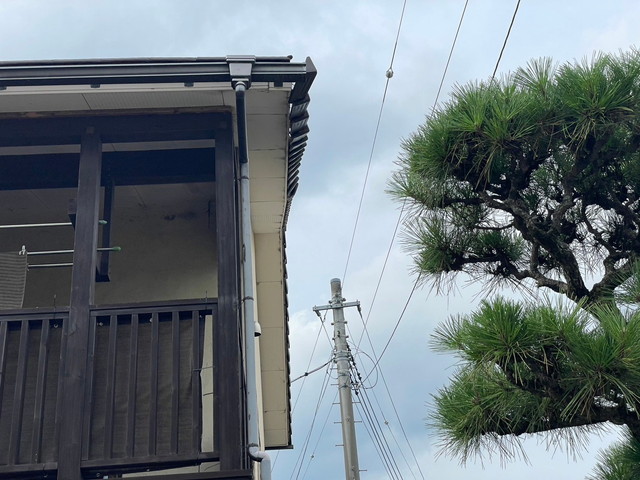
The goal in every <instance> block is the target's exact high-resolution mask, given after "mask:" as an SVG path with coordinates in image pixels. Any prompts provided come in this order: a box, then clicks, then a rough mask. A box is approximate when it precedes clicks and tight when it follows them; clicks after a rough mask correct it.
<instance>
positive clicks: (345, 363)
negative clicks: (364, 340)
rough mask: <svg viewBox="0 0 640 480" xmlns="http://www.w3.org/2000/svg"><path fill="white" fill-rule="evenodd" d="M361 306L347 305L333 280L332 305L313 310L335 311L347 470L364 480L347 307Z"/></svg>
mask: <svg viewBox="0 0 640 480" xmlns="http://www.w3.org/2000/svg"><path fill="white" fill-rule="evenodd" d="M355 306H357V307H358V308H359V307H360V302H345V301H344V298H342V285H341V284H340V279H339V278H334V279H332V280H331V300H330V301H329V305H322V306H320V307H313V310H314V311H315V312H316V313H317V312H319V311H320V310H333V342H334V344H335V350H336V355H335V359H334V361H335V362H336V367H337V370H338V392H339V393H340V420H341V422H340V423H341V424H342V448H343V451H344V470H345V475H346V477H345V478H346V480H360V467H359V466H358V446H357V443H356V428H355V422H354V418H353V400H352V398H351V375H350V368H349V364H350V358H351V354H350V352H349V348H348V346H347V333H346V324H347V322H346V321H345V319H344V312H343V311H342V310H343V308H344V307H355Z"/></svg>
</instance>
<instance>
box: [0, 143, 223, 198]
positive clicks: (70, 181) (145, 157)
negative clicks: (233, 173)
mask: <svg viewBox="0 0 640 480" xmlns="http://www.w3.org/2000/svg"><path fill="white" fill-rule="evenodd" d="M214 158H215V151H214V149H212V148H193V149H179V150H148V151H139V152H105V153H104V154H103V159H104V160H103V167H102V171H103V178H107V177H106V173H107V172H108V174H109V175H110V177H111V178H112V179H113V182H114V184H115V185H116V186H123V185H154V184H170V183H191V182H211V181H214V180H215V171H214V170H215V168H214ZM77 182H78V154H72V153H70V154H55V155H22V156H20V155H16V156H0V190H22V189H40V188H73V187H74V186H75V185H77Z"/></svg>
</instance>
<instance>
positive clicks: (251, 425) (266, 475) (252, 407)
mask: <svg viewBox="0 0 640 480" xmlns="http://www.w3.org/2000/svg"><path fill="white" fill-rule="evenodd" d="M248 83H249V82H248V81H246V82H245V81H238V82H237V83H235V85H234V88H235V92H236V113H237V128H238V150H239V152H238V153H239V159H240V206H241V217H242V220H241V233H240V235H241V238H242V252H243V262H242V274H243V275H242V278H243V280H242V282H243V292H244V298H243V299H242V300H243V302H242V303H243V305H244V319H245V341H246V345H245V355H246V389H247V434H248V453H249V457H250V458H251V459H252V460H253V461H255V462H259V463H260V464H261V466H260V478H261V480H271V457H270V456H269V454H268V453H267V452H266V451H264V450H260V433H259V421H258V418H259V417H258V413H259V412H258V391H257V385H258V383H257V382H258V373H257V371H256V370H257V369H256V337H257V336H259V335H260V333H261V332H260V325H259V324H258V323H257V322H256V319H255V297H254V295H255V294H254V289H253V242H252V237H251V235H252V232H253V230H252V227H251V203H250V202H251V198H250V190H249V145H248V138H247V109H246V101H245V93H246V91H247V88H248Z"/></svg>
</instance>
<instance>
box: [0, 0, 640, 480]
mask: <svg viewBox="0 0 640 480" xmlns="http://www.w3.org/2000/svg"><path fill="white" fill-rule="evenodd" d="M403 1H404V0H351V1H349V2H347V1H344V0H324V1H323V0H314V1H311V0H285V1H278V0H236V1H234V2H230V1H224V2H223V1H219V0H182V1H177V0H176V1H169V0H153V1H151V0H126V1H121V0H110V1H80V0H77V1H71V0H55V1H50V0H41V1H36V0H0V60H28V59H54V58H105V57H153V56H163V57H165V56H224V55H228V54H245V53H246V54H254V55H288V54H291V55H293V56H294V59H295V60H298V61H303V60H304V58H305V57H307V56H309V57H311V58H312V59H313V61H314V63H315V64H316V66H317V68H318V77H317V79H316V82H315V84H314V85H313V87H312V90H311V96H312V105H311V108H310V114H311V120H310V127H311V129H312V132H311V135H310V142H309V146H308V149H307V152H306V155H305V157H304V161H303V168H302V172H301V185H300V188H299V190H298V194H297V196H296V198H295V201H294V205H293V209H292V212H291V216H290V221H289V226H288V232H287V233H288V252H287V256H288V260H289V302H290V314H291V343H292V350H291V368H292V376H293V377H296V376H298V375H301V374H302V373H304V372H305V371H306V370H307V369H308V368H311V369H313V368H315V367H318V366H320V365H322V364H323V363H324V362H326V361H327V359H328V358H329V355H330V348H331V347H330V344H329V341H328V339H327V335H325V333H324V331H322V330H321V322H320V320H319V319H318V317H316V316H315V315H314V314H313V312H312V311H311V308H312V307H313V306H314V305H320V304H325V303H327V300H328V298H329V296H330V295H329V280H330V279H331V278H333V277H341V278H342V277H343V275H344V272H345V266H346V262H347V252H348V249H349V244H350V241H351V237H352V232H353V228H354V222H355V218H356V211H357V206H358V202H359V199H360V196H361V194H362V191H363V182H364V178H365V175H366V172H367V164H368V162H369V158H370V155H371V152H372V144H373V138H374V132H375V129H376V122H377V118H378V113H379V111H380V107H381V101H382V96H383V92H384V88H385V82H386V77H385V71H386V70H387V69H388V68H389V64H390V61H391V57H392V52H393V50H394V43H395V39H396V33H397V30H398V24H399V20H400V14H401V11H402V8H403ZM516 2H517V0H470V1H469V2H468V7H467V10H466V14H465V18H464V21H463V23H462V27H461V30H460V34H459V37H458V41H457V46H456V48H455V51H454V52H453V56H452V59H451V64H450V66H449V70H448V73H447V76H446V78H445V82H444V88H443V93H442V95H441V99H446V96H447V94H448V92H449V91H450V90H451V86H452V85H453V84H455V83H465V82H467V81H470V80H473V79H485V78H487V77H489V76H490V75H491V73H492V72H493V69H494V67H495V64H496V61H497V58H498V55H499V52H500V49H501V47H502V44H503V41H504V38H505V35H506V32H507V29H508V26H509V23H510V21H511V17H512V15H513V12H514V8H515V5H516ZM464 4H465V0H407V2H406V10H405V15H404V22H403V24H402V29H401V31H400V36H399V40H398V43H397V49H396V55H395V59H394V64H393V71H394V76H393V78H392V79H391V80H390V81H389V85H388V92H387V96H386V101H385V105H384V110H383V115H382V119H381V123H380V128H379V132H378V137H377V142H376V144H375V149H374V150H373V155H372V156H371V159H372V161H371V167H370V171H369V175H368V182H367V185H366V190H365V193H364V201H363V204H362V210H361V214H360V218H359V222H358V228H357V230H356V233H355V237H354V243H353V251H352V254H351V257H350V260H349V264H348V269H347V273H346V277H345V278H344V281H345V289H344V295H345V297H347V300H349V301H352V300H360V302H361V303H362V308H363V315H364V316H365V318H367V317H368V318H369V320H368V322H369V323H368V325H369V335H370V338H371V343H370V342H369V341H368V339H367V338H366V337H365V339H364V340H363V341H362V342H361V343H360V347H359V350H358V351H357V356H356V361H357V364H358V367H359V369H360V370H361V372H362V373H363V374H364V375H365V376H366V374H367V372H369V371H370V370H371V368H372V366H373V361H372V360H371V358H375V356H376V354H380V352H381V351H382V350H383V348H384V346H385V344H386V343H387V341H388V339H389V337H390V335H391V332H392V330H393V328H394V326H395V325H396V322H397V321H398V318H399V316H400V313H401V311H402V308H403V305H404V304H405V301H406V299H407V297H408V295H409V293H410V291H411V287H412V284H413V281H414V277H413V276H412V274H411V266H410V262H409V261H408V258H407V254H406V252H404V251H403V249H402V244H401V242H398V241H396V242H395V243H394V245H393V248H392V249H391V252H390V255H389V261H388V264H387V268H386V272H385V274H384V276H383V277H382V281H381V283H380V289H379V291H378V294H377V296H376V297H375V302H373V300H374V291H375V289H376V284H377V282H378V279H379V278H380V273H381V270H382V265H383V263H384V260H385V256H386V255H387V251H388V249H389V245H390V242H391V240H392V235H393V231H394V228H395V225H396V222H397V219H398V212H399V208H398V207H399V206H398V205H397V204H395V203H394V202H393V201H392V200H391V199H390V198H389V196H388V195H387V194H386V193H385V188H386V185H387V180H388V178H389V176H390V174H391V172H392V171H393V170H394V162H395V160H396V158H397V156H398V153H399V150H400V146H399V145H400V142H401V139H402V138H403V137H406V136H407V135H409V134H410V133H411V132H412V131H413V130H415V129H416V127H417V126H418V125H419V124H420V123H421V122H422V121H423V120H424V116H425V114H426V113H427V112H428V111H429V109H430V108H431V106H432V105H433V102H434V100H435V97H436V92H437V89H438V85H439V83H440V79H441V78H442V75H443V71H444V68H445V64H446V60H447V56H448V54H449V50H450V48H451V44H452V41H453V38H454V35H455V31H456V28H457V25H458V22H459V20H460V15H461V13H462V10H463V7H464ZM638 24H640V4H639V3H638V2H637V1H634V0H610V1H608V2H603V1H601V0H593V1H592V0H564V1H560V0H522V2H521V5H520V9H519V12H518V15H517V18H516V20H515V23H514V26H513V30H512V32H511V36H510V38H509V42H508V44H507V47H506V50H505V52H504V56H503V58H502V61H501V63H500V67H499V72H506V71H509V70H510V69H514V68H515V67H517V66H519V65H521V64H523V63H525V62H526V61H527V60H529V59H530V58H534V57H541V56H551V57H553V58H554V59H556V60H557V61H566V60H571V59H574V58H582V57H585V56H589V55H591V54H592V53H593V52H594V51H596V50H604V51H617V50H619V49H628V48H629V47H630V46H632V45H633V44H634V43H637V42H638V40H637V39H636V35H637V25H638ZM480 298H482V289H481V287H480V286H471V287H468V286H465V284H464V283H461V284H460V285H459V288H458V289H457V291H456V292H454V293H452V294H450V295H448V296H443V295H441V296H438V295H435V294H434V293H431V292H430V291H429V289H428V288H424V289H421V290H418V291H417V292H416V293H415V295H414V296H413V299H412V301H411V303H410V305H409V308H408V309H407V311H406V313H405V315H404V317H403V318H402V321H401V322H400V324H399V326H398V329H397V331H396V333H395V336H394V337H393V339H392V340H391V343H390V344H389V348H388V350H387V351H386V353H385V356H384V357H383V359H382V360H381V362H380V366H381V369H382V372H383V375H384V377H383V378H384V380H383V378H382V377H380V375H379V374H377V373H373V374H372V375H371V376H370V377H369V378H368V379H367V381H366V382H365V384H366V385H367V386H372V385H375V386H374V387H373V388H371V389H368V390H367V391H366V393H367V396H368V400H369V401H370V402H371V408H372V410H374V411H375V412H376V419H377V421H378V422H379V423H380V425H381V429H382V430H381V431H382V432H383V433H384V435H385V438H386V439H387V441H388V443H389V445H390V449H391V452H392V454H393V457H394V459H395V461H396V463H397V465H398V469H399V474H397V475H396V477H398V478H447V479H466V478H474V479H480V480H481V479H489V478H491V479H510V478H519V479H522V480H526V479H534V478H536V479H537V478H540V477H541V476H546V477H547V478H571V479H574V478H575V479H581V478H584V476H585V475H586V474H587V473H588V472H589V471H590V470H591V468H592V465H593V464H594V462H595V459H594V457H595V455H596V453H597V451H598V449H599V447H600V446H601V445H603V444H606V443H608V442H609V441H610V440H611V439H612V438H614V437H615V432H611V433H609V434H607V435H605V436H604V437H603V438H597V437H594V438H593V439H592V441H591V442H590V444H589V447H588V448H587V449H585V450H584V451H583V452H582V458H581V459H578V460H577V461H574V460H573V459H572V458H568V457H567V454H566V452H562V451H557V452H553V451H551V452H549V451H547V449H546V445H545V443H544V438H532V439H529V440H527V442H526V443H525V447H526V451H527V455H528V457H529V463H528V464H526V463H523V462H522V461H520V462H516V463H511V464H507V465H501V464H500V462H499V461H498V459H494V460H491V459H485V461H484V463H482V464H481V463H470V464H468V465H467V466H465V467H461V466H460V465H459V464H458V462H457V460H455V459H449V458H447V457H446V456H440V457H438V455H437V454H438V448H437V446H435V445H434V438H433V437H431V436H430V435H429V433H430V432H429V430H428V428H427V427H426V426H425V417H426V415H427V411H428V404H429V399H430V395H431V394H433V393H434V392H435V391H436V390H437V389H438V388H439V387H440V386H442V385H444V384H445V383H446V381H447V376H448V375H450V374H451V372H452V368H453V365H452V364H453V360H452V359H450V358H447V357H443V356H441V355H436V354H434V353H433V352H431V351H429V349H428V345H427V343H428V339H429V334H430V332H431V331H432V329H433V327H434V325H435V324H437V322H439V321H441V320H443V319H445V318H447V316H449V315H452V314H455V313H459V312H470V311H471V310H472V309H473V307H474V305H476V304H477V302H478V301H479V299H480ZM347 319H348V321H349V325H350V330H351V335H352V340H353V341H354V344H357V343H359V342H358V339H359V338H360V336H361V332H362V321H361V320H360V317H359V316H358V315H357V312H356V311H355V310H353V311H348V312H347ZM325 326H326V328H327V329H330V328H331V326H330V321H329V320H328V319H327V320H326V325H325ZM316 339H317V343H316ZM314 345H316V346H315V350H314ZM354 350H355V346H354ZM312 351H313V352H314V354H313V355H311V352H312ZM327 375H332V374H331V373H329V374H327V373H326V372H325V370H324V369H321V370H320V371H318V372H316V373H314V374H313V375H311V376H309V377H308V378H306V379H305V380H304V381H303V380H300V381H297V382H295V383H294V384H293V389H292V399H293V400H294V401H296V400H298V401H297V404H296V409H295V412H294V424H293V427H294V437H293V440H294V444H295V448H294V449H293V450H290V451H285V452H281V453H279V454H276V453H275V452H274V453H273V457H274V458H275V460H276V461H275V467H274V478H275V479H278V480H279V479H287V478H291V479H293V478H296V479H297V478H300V479H301V478H307V479H312V480H313V479H327V478H342V476H343V466H342V452H341V450H340V448H339V447H336V444H340V443H341V440H340V436H339V433H340V427H339V425H338V424H335V423H334V422H336V421H337V420H338V408H337V406H336V405H333V402H334V399H335V391H336V390H335V386H334V385H333V384H334V383H335V381H334V379H329V386H328V388H327V390H326V392H325V393H324V395H323V394H322V386H323V383H324V380H325V378H326V377H327ZM385 382H386V384H385ZM386 387H388V391H389V392H390V393H391V395H389V394H388V391H387V388H386ZM359 408H360V406H359ZM394 408H395V410H394ZM396 412H397V415H396ZM314 413H315V422H313V418H314ZM398 417H399V419H400V422H401V423H400V422H399V421H398ZM312 423H313V430H310V429H311V425H312ZM368 428H369V429H370V428H371V427H369V426H368V424H367V422H363V423H362V424H358V439H359V449H360V467H361V468H362V469H363V470H366V472H363V473H362V478H363V479H384V478H389V475H388V474H387V473H386V470H385V464H384V463H383V461H382V460H380V458H379V455H378V454H377V453H376V450H375V447H374V445H373V443H372V442H371V440H370V437H369V435H368V432H367V429H368ZM402 429H404V432H405V433H406V436H407V437H408V439H409V442H410V444H411V446H412V449H413V452H414V453H415V459H414V456H413V455H412V453H411V451H410V449H409V447H408V446H407V442H406V440H405V436H404V434H403V432H402ZM307 438H308V441H307V440H306V439H307ZM396 442H397V443H396ZM305 444H306V445H308V446H307V448H306V450H305V449H304V447H305ZM405 459H406V460H405ZM418 465H419V467H420V468H419V469H418ZM420 470H421V472H420Z"/></svg>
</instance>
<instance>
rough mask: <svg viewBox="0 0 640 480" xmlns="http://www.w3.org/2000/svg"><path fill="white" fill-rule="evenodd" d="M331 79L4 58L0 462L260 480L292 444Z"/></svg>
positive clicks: (28, 469)
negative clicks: (297, 261)
mask: <svg viewBox="0 0 640 480" xmlns="http://www.w3.org/2000/svg"><path fill="white" fill-rule="evenodd" d="M314 77H315V68H314V66H313V64H312V62H311V61H310V60H309V59H307V60H306V62H304V63H296V62H293V61H292V60H291V58H290V57H268V58H267V57H251V56H234V57H226V58H179V59H174V58H169V59H126V60H120V59H118V60H88V61H49V62H10V63H0V252H3V253H0V478H10V479H16V478H33V479H36V478H38V479H39V478H58V479H64V480H75V479H80V478H114V477H119V476H126V477H131V478H135V477H138V476H141V475H146V476H145V478H147V479H149V478H171V477H169V476H168V475H170V474H171V475H173V478H176V479H200V478H202V479H204V478H217V479H227V478H229V479H230V478H234V479H243V478H246V479H249V478H252V476H256V475H258V471H259V468H258V467H257V465H258V464H259V462H260V461H263V464H264V463H265V462H268V461H269V459H268V454H267V453H266V450H268V449H272V448H287V447H289V446H290V445H291V430H290V423H291V422H290V401H289V363H288V329H287V290H286V256H285V237H284V235H285V228H286V223H287V216H288V213H289V208H290V205H291V200H292V197H293V195H294V193H295V191H296V188H297V186H298V168H299V166H300V161H301V158H302V155H303V152H304V150H305V146H306V142H307V132H308V128H307V118H308V114H307V106H308V104H309V96H308V91H309V88H310V86H311V83H312V82H313V79H314ZM169 469H171V470H169ZM267 470H268V467H267V468H263V469H262V473H263V474H264V475H265V478H267V477H268V474H269V472H268V471H267ZM158 471H161V472H162V473H158ZM154 472H155V473H154Z"/></svg>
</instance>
